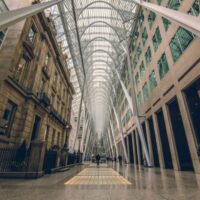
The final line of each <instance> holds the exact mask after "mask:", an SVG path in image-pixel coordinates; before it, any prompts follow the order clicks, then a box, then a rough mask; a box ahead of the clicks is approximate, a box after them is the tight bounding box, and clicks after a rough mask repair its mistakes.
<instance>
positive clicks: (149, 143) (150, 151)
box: [145, 120, 154, 165]
mask: <svg viewBox="0 0 200 200" xmlns="http://www.w3.org/2000/svg"><path fill="white" fill-rule="evenodd" d="M145 128H146V135H147V144H148V148H149V157H150V160H151V163H152V164H153V165H154V157H153V150H152V141H151V136H150V134H151V133H150V130H149V124H148V121H147V120H145Z"/></svg>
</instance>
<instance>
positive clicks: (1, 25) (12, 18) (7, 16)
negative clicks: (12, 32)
mask: <svg viewBox="0 0 200 200" xmlns="http://www.w3.org/2000/svg"><path fill="white" fill-rule="evenodd" d="M62 1H63V0H52V1H50V2H46V3H37V4H34V5H31V6H28V7H24V8H19V9H16V10H11V11H7V12H3V13H1V14H0V30H4V29H6V28H7V27H9V26H11V25H13V24H16V23H17V22H20V21H22V20H23V19H26V18H27V17H30V16H33V15H36V14H38V13H40V12H42V11H44V10H45V9H47V8H49V7H52V6H54V5H56V4H58V3H60V2H62Z"/></svg>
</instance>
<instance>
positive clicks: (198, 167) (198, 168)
mask: <svg viewBox="0 0 200 200" xmlns="http://www.w3.org/2000/svg"><path fill="white" fill-rule="evenodd" d="M177 100H178V104H179V109H180V113H181V117H182V120H183V121H184V123H183V126H184V128H185V134H186V138H187V142H188V146H189V149H190V155H191V158H192V162H193V166H194V170H195V172H196V173H200V162H199V157H198V155H197V146H196V145H197V144H196V142H195V138H194V133H193V131H194V130H193V127H192V125H191V122H190V118H189V113H188V111H187V108H186V104H185V103H186V102H185V100H184V97H183V94H182V92H181V91H180V92H179V93H177Z"/></svg>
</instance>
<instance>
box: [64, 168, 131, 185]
mask: <svg viewBox="0 0 200 200" xmlns="http://www.w3.org/2000/svg"><path fill="white" fill-rule="evenodd" d="M130 184H131V183H130V182H129V181H128V180H126V179H125V178H124V177H123V176H120V174H119V173H117V172H116V171H114V170H113V169H111V168H107V167H100V168H86V169H84V170H83V171H82V172H80V173H79V174H78V175H77V176H75V177H73V178H71V179H70V180H68V181H67V182H66V183H65V185H130Z"/></svg>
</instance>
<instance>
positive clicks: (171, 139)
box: [162, 105, 180, 170]
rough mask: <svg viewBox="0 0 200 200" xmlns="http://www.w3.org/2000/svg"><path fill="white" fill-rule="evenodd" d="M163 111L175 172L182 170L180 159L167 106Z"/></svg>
mask: <svg viewBox="0 0 200 200" xmlns="http://www.w3.org/2000/svg"><path fill="white" fill-rule="evenodd" d="M162 109H163V116H164V120H165V126H166V131H167V137H168V141H169V148H170V153H171V156H172V163H173V168H174V170H180V164H179V158H178V154H177V149H176V143H175V140H174V135H173V130H172V128H171V123H170V121H169V115H168V110H167V106H166V105H163V107H162Z"/></svg>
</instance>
